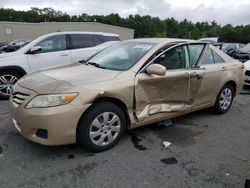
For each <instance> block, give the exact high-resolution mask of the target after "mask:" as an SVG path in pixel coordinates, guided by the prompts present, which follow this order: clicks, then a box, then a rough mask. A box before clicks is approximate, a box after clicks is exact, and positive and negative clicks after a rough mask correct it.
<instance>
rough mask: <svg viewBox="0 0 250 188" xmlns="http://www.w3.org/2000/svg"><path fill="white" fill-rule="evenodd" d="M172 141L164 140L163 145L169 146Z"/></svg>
mask: <svg viewBox="0 0 250 188" xmlns="http://www.w3.org/2000/svg"><path fill="white" fill-rule="evenodd" d="M171 144H172V143H171V142H168V141H163V146H164V147H165V148H167V147H169V146H170V145H171Z"/></svg>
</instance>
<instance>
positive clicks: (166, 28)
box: [0, 7, 250, 43]
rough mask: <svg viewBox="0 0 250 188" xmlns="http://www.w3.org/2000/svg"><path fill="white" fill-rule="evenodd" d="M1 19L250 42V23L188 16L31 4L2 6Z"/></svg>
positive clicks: (145, 33)
mask: <svg viewBox="0 0 250 188" xmlns="http://www.w3.org/2000/svg"><path fill="white" fill-rule="evenodd" d="M0 21H13V22H32V23H39V22H99V23H104V24H111V25H115V26H121V27H127V28H131V29H134V30H135V38H145V37H169V38H186V39H199V38H203V37H219V41H222V42H240V43H248V42H250V24H249V25H238V26H232V25H231V24H227V25H225V26H221V25H219V24H218V23H217V22H216V21H213V22H211V23H208V22H196V23H193V22H191V21H189V20H187V19H184V20H182V21H177V20H176V19H174V18H173V17H172V18H167V19H164V20H162V19H160V18H158V17H152V16H150V15H146V16H140V15H138V14H136V15H129V16H128V17H126V18H123V17H120V16H119V14H114V13H112V14H109V15H106V16H104V15H93V16H90V15H88V14H85V13H83V14H81V15H72V16H71V15H68V14H67V13H64V12H61V11H56V10H54V9H52V8H43V9H39V8H36V7H32V8H31V9H30V10H28V11H17V10H14V9H5V8H0Z"/></svg>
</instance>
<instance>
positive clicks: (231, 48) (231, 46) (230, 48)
mask: <svg viewBox="0 0 250 188" xmlns="http://www.w3.org/2000/svg"><path fill="white" fill-rule="evenodd" d="M244 46H245V44H241V43H227V44H226V47H224V48H222V51H223V52H225V53H226V54H227V55H229V56H231V57H234V55H235V53H236V51H237V50H238V49H240V48H242V47H244Z"/></svg>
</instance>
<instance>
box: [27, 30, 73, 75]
mask: <svg viewBox="0 0 250 188" xmlns="http://www.w3.org/2000/svg"><path fill="white" fill-rule="evenodd" d="M35 46H40V47H41V48H42V50H41V51H38V52H37V53H35V54H27V57H28V62H29V66H30V69H31V72H34V71H37V70H39V69H41V68H44V67H50V66H56V65H65V64H70V63H71V54H70V51H69V50H67V43H66V37H65V35H56V36H51V37H48V38H46V39H44V40H43V41H41V42H39V43H38V44H36V45H35Z"/></svg>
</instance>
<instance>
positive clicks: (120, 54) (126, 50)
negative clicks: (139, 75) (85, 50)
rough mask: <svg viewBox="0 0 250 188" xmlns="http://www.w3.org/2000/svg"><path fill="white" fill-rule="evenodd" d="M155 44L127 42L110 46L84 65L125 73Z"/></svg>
mask: <svg viewBox="0 0 250 188" xmlns="http://www.w3.org/2000/svg"><path fill="white" fill-rule="evenodd" d="M154 45H155V43H149V42H138V41H128V42H121V43H118V44H114V45H111V46H110V47H108V48H105V49H104V50H103V51H101V52H100V53H98V54H97V55H95V56H94V57H92V58H90V59H89V60H88V61H87V62H86V63H87V64H91V65H94V66H96V67H99V68H104V69H111V70H121V71H125V70H128V69H130V68H131V67H132V66H133V65H135V64H136V63H137V62H138V61H139V60H140V59H141V58H142V57H143V56H144V55H145V54H146V53H147V52H148V51H149V50H150V49H151V48H152V47H153V46H154Z"/></svg>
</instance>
